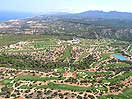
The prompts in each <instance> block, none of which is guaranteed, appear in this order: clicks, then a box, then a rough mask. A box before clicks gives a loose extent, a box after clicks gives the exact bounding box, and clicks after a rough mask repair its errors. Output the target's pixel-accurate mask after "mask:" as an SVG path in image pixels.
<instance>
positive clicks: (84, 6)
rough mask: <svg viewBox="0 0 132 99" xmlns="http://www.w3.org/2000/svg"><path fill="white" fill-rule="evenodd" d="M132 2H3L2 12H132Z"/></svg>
mask: <svg viewBox="0 0 132 99" xmlns="http://www.w3.org/2000/svg"><path fill="white" fill-rule="evenodd" d="M131 5H132V0H1V1H0V11H16V12H32V13H47V12H71V13H79V12H83V11H88V10H103V11H120V12H132V6H131Z"/></svg>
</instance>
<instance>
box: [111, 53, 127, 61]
mask: <svg viewBox="0 0 132 99" xmlns="http://www.w3.org/2000/svg"><path fill="white" fill-rule="evenodd" d="M112 56H114V57H115V58H117V59H119V60H122V61H125V60H128V59H127V58H126V57H125V56H123V55H121V54H112Z"/></svg>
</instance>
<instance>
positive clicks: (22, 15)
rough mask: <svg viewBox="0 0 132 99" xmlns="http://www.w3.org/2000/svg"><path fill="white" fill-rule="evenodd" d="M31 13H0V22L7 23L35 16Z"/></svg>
mask: <svg viewBox="0 0 132 99" xmlns="http://www.w3.org/2000/svg"><path fill="white" fill-rule="evenodd" d="M35 15H36V14H33V13H26V12H13V11H0V21H7V20H12V19H22V18H27V17H32V16H35Z"/></svg>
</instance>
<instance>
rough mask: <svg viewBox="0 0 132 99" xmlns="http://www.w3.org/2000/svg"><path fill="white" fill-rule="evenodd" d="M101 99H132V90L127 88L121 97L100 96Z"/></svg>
mask: <svg viewBox="0 0 132 99" xmlns="http://www.w3.org/2000/svg"><path fill="white" fill-rule="evenodd" d="M99 99H132V88H126V89H125V90H124V91H123V93H121V94H119V95H107V96H100V97H99Z"/></svg>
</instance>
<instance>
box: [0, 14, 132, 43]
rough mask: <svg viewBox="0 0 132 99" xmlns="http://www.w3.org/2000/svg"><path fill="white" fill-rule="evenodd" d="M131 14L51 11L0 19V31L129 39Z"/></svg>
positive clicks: (131, 33)
mask: <svg viewBox="0 0 132 99" xmlns="http://www.w3.org/2000/svg"><path fill="white" fill-rule="evenodd" d="M131 17H132V14H131V13H126V12H116V11H111V12H102V11H87V12H83V13H79V14H68V13H53V14H48V15H42V16H37V17H32V18H27V19H17V20H12V21H7V22H1V23H0V33H11V34H52V35H69V36H76V37H83V38H84V37H85V38H92V39H99V38H110V39H119V40H128V41H131V38H132V20H131V19H130V18H131Z"/></svg>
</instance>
